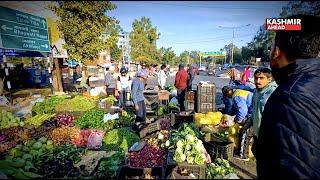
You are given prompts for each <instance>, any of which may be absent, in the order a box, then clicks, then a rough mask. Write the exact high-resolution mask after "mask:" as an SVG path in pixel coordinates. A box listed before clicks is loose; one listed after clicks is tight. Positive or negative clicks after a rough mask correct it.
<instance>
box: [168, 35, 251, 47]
mask: <svg viewBox="0 0 320 180" xmlns="http://www.w3.org/2000/svg"><path fill="white" fill-rule="evenodd" d="M255 34H256V33H250V34H244V35H240V36H237V37H234V38H218V39H217V38H214V39H207V40H203V41H193V42H192V41H190V42H185V41H180V42H175V43H172V42H162V43H167V44H198V43H203V42H212V41H221V40H230V39H238V38H242V37H249V36H253V35H255Z"/></svg>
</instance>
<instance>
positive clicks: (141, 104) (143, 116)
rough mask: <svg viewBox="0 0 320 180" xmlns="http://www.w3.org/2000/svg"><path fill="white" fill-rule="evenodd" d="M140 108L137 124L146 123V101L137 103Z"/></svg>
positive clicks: (137, 114) (137, 113)
mask: <svg viewBox="0 0 320 180" xmlns="http://www.w3.org/2000/svg"><path fill="white" fill-rule="evenodd" d="M137 104H138V106H139V110H138V111H137V110H136V122H145V121H146V116H147V112H146V104H145V103H144V101H140V102H138V103H137Z"/></svg>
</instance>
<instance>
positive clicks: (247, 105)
mask: <svg viewBox="0 0 320 180" xmlns="http://www.w3.org/2000/svg"><path fill="white" fill-rule="evenodd" d="M222 93H223V96H224V97H225V98H230V99H231V98H232V108H231V109H230V107H228V105H229V106H230V104H226V109H229V112H228V113H230V110H231V113H230V114H229V115H231V116H232V115H235V118H234V122H235V123H238V124H240V125H242V126H244V127H247V128H242V130H241V132H240V133H239V143H240V146H239V149H238V151H237V152H236V153H235V154H236V155H238V156H239V157H238V158H240V159H241V160H246V161H248V160H249V158H248V154H249V153H248V152H249V143H250V139H251V138H252V126H251V127H250V126H248V125H246V124H247V123H250V121H249V119H250V118H251V115H252V112H253V108H252V96H253V93H252V92H250V91H246V90H242V89H232V88H231V87H230V86H224V87H223V88H222Z"/></svg>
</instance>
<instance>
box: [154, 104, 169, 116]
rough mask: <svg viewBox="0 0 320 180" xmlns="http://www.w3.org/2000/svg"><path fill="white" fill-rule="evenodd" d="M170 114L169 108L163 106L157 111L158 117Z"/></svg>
mask: <svg viewBox="0 0 320 180" xmlns="http://www.w3.org/2000/svg"><path fill="white" fill-rule="evenodd" d="M168 112H169V111H168V108H167V107H165V106H161V107H159V108H158V110H157V115H158V116H162V115H164V114H167V113H168Z"/></svg>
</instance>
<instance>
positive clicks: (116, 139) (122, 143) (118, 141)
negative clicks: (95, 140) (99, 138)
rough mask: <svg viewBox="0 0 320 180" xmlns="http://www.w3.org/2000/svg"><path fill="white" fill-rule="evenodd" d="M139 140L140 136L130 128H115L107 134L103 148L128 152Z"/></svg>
mask: <svg viewBox="0 0 320 180" xmlns="http://www.w3.org/2000/svg"><path fill="white" fill-rule="evenodd" d="M139 140H140V138H139V136H138V135H137V134H135V133H134V132H132V131H130V129H129V128H120V129H113V130H111V131H109V132H107V133H106V134H105V136H104V138H103V149H105V150H107V151H111V150H114V151H121V150H122V151H124V152H128V149H129V148H130V147H131V146H132V145H133V144H134V143H136V142H138V141H139Z"/></svg>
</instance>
